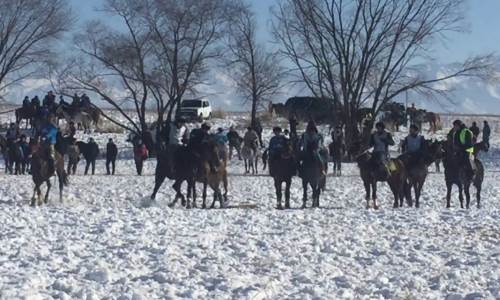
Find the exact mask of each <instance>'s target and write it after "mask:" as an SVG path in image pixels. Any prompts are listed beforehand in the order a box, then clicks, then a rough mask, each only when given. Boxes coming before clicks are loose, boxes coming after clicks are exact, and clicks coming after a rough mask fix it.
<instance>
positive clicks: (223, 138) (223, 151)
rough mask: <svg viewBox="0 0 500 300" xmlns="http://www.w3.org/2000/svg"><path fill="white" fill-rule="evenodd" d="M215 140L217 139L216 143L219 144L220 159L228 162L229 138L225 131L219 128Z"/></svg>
mask: <svg viewBox="0 0 500 300" xmlns="http://www.w3.org/2000/svg"><path fill="white" fill-rule="evenodd" d="M214 138H215V142H216V143H217V146H218V147H219V155H220V157H221V158H222V159H223V160H224V161H227V144H228V138H227V135H226V134H225V133H224V129H222V128H217V133H216V134H215V136H214Z"/></svg>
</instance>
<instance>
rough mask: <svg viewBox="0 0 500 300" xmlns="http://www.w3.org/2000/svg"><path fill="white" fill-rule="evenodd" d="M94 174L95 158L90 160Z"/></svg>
mask: <svg viewBox="0 0 500 300" xmlns="http://www.w3.org/2000/svg"><path fill="white" fill-rule="evenodd" d="M94 174H95V158H94V159H93V160H92V175H94Z"/></svg>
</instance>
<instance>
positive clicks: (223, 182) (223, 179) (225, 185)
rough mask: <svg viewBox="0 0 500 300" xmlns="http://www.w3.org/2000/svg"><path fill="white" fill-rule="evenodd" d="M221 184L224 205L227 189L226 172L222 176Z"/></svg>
mask: <svg viewBox="0 0 500 300" xmlns="http://www.w3.org/2000/svg"><path fill="white" fill-rule="evenodd" d="M222 184H223V186H224V203H226V202H227V187H228V182H227V172H224V176H222Z"/></svg>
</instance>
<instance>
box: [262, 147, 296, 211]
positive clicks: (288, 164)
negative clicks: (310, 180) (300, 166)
mask: <svg viewBox="0 0 500 300" xmlns="http://www.w3.org/2000/svg"><path fill="white" fill-rule="evenodd" d="M294 153H295V152H294V151H293V145H292V143H291V141H288V143H286V145H285V147H284V149H283V150H282V151H281V153H279V155H277V157H275V158H273V159H272V160H270V159H269V150H266V151H265V152H264V154H263V155H262V162H263V164H264V168H263V169H264V170H265V169H266V165H267V163H268V162H269V175H270V176H271V177H272V178H273V181H274V188H275V190H276V200H277V209H283V206H282V204H281V199H282V196H283V183H285V208H286V209H289V208H290V186H291V184H292V177H293V176H295V175H296V174H297V162H296V158H295V155H294Z"/></svg>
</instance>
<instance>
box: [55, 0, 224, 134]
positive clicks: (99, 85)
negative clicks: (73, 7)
mask: <svg viewBox="0 0 500 300" xmlns="http://www.w3.org/2000/svg"><path fill="white" fill-rule="evenodd" d="M231 7H233V5H232V4H231V2H230V1H228V0H186V1H183V0H144V1H134V0H107V1H106V5H105V7H104V9H103V11H105V12H106V13H108V14H109V15H111V16H112V17H118V18H119V19H120V20H121V21H122V22H121V24H122V26H121V27H118V28H117V29H112V28H110V27H109V26H106V25H104V24H102V23H101V22H98V21H94V22H91V23H90V24H89V25H88V26H87V28H86V30H85V31H84V32H83V33H81V34H79V35H77V36H76V45H77V48H78V49H79V50H80V52H81V54H83V55H80V57H79V58H78V59H76V60H75V63H73V66H72V67H67V66H66V67H64V68H63V69H65V70H66V72H60V73H63V76H57V77H58V78H62V79H61V80H58V81H59V82H60V84H59V85H60V86H63V87H64V88H63V90H65V91H67V92H68V91H70V90H84V91H89V92H92V93H94V94H97V95H98V96H99V97H101V98H102V99H103V100H104V101H105V102H107V103H108V104H109V105H111V106H112V107H113V108H114V109H116V110H117V111H119V112H120V114H121V115H122V117H123V118H124V119H125V120H126V123H125V124H121V125H120V126H122V127H124V128H126V129H127V130H130V131H133V132H135V133H137V134H142V133H143V132H144V130H145V129H146V108H153V109H156V114H157V116H156V117H157V122H158V125H159V126H160V127H161V126H162V125H163V121H165V119H167V120H170V119H171V118H172V115H173V113H174V112H175V111H176V108H179V107H180V105H179V104H180V102H181V101H182V99H183V97H184V96H185V95H186V93H190V94H195V92H196V87H197V85H199V84H200V83H203V82H204V80H205V75H206V72H207V70H208V65H209V62H210V60H211V59H213V58H218V57H219V55H220V53H221V51H220V50H221V46H222V43H219V42H222V36H223V33H224V31H225V30H226V25H227V23H228V20H230V18H228V14H227V12H228V11H229V10H230V9H231ZM229 15H230V14H229ZM117 91H124V92H120V93H117ZM127 105H128V106H130V105H131V106H132V107H133V108H135V109H134V113H133V114H130V113H129V112H128V111H126V110H125V109H124V107H126V106H127ZM165 114H166V115H167V117H166V118H165ZM108 119H110V117H109V116H108ZM112 121H114V122H115V123H117V124H119V123H120V122H118V120H112ZM158 129H161V128H158Z"/></svg>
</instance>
